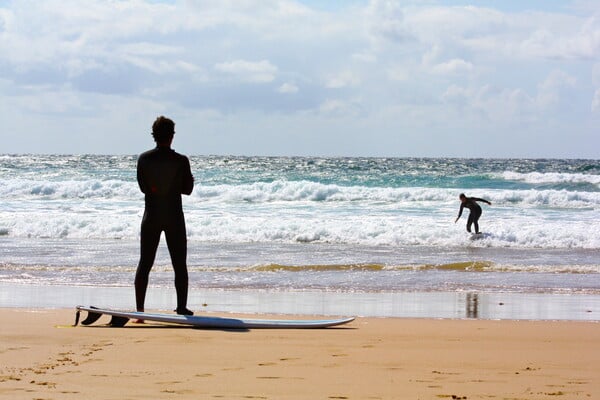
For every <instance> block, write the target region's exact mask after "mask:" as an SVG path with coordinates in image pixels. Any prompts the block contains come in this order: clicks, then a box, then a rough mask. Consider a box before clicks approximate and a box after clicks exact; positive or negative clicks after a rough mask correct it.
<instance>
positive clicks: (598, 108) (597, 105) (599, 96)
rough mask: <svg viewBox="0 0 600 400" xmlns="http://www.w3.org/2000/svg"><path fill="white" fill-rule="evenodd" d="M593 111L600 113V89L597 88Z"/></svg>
mask: <svg viewBox="0 0 600 400" xmlns="http://www.w3.org/2000/svg"><path fill="white" fill-rule="evenodd" d="M592 111H593V112H595V113H600V89H596V92H595V93H594V98H593V99H592Z"/></svg>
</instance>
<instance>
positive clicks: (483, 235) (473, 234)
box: [471, 232, 486, 240]
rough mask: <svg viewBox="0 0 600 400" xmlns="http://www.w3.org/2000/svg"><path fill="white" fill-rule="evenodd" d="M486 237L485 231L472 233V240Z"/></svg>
mask: <svg viewBox="0 0 600 400" xmlns="http://www.w3.org/2000/svg"><path fill="white" fill-rule="evenodd" d="M484 237H486V234H485V233H483V232H479V233H472V234H471V240H478V239H483V238H484Z"/></svg>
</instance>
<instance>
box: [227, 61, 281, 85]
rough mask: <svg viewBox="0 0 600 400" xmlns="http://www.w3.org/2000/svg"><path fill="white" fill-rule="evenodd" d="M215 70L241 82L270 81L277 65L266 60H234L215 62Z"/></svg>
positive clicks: (275, 74)
mask: <svg viewBox="0 0 600 400" xmlns="http://www.w3.org/2000/svg"><path fill="white" fill-rule="evenodd" d="M215 70H216V71H219V72H222V73H224V74H228V75H230V76H232V77H233V78H234V79H237V80H240V81H242V82H251V83H265V82H272V81H273V80H274V79H275V77H276V76H277V67H276V66H275V65H273V64H271V63H270V62H269V61H267V60H262V61H258V62H253V61H245V60H235V61H230V62H224V63H218V64H215Z"/></svg>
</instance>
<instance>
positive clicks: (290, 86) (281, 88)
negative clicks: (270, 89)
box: [277, 82, 300, 93]
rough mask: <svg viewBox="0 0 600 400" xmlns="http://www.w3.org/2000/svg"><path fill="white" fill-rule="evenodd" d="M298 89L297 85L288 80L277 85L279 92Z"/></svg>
mask: <svg viewBox="0 0 600 400" xmlns="http://www.w3.org/2000/svg"><path fill="white" fill-rule="evenodd" d="M298 90H300V89H299V88H298V86H296V85H294V84H293V83H288V82H286V83H284V84H283V85H281V86H279V88H278V89H277V91H278V92H279V93H298Z"/></svg>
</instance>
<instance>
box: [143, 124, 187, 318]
mask: <svg viewBox="0 0 600 400" xmlns="http://www.w3.org/2000/svg"><path fill="white" fill-rule="evenodd" d="M174 135H175V123H174V122H173V121H172V120H170V119H169V118H165V117H163V116H160V117H158V118H157V119H156V121H154V124H153V125H152V136H153V137H154V141H155V142H156V147H155V148H154V149H152V150H149V151H147V152H145V153H143V154H141V155H140V156H139V158H138V162H137V181H138V184H139V186H140V190H141V191H142V192H143V193H144V195H145V196H144V197H145V209H144V217H143V218H142V227H141V233H140V261H139V264H138V268H137V272H136V274H135V300H136V306H137V310H138V311H142V312H143V311H144V302H145V299H146V289H147V287H148V275H149V274H150V270H151V269H152V266H153V265H154V258H155V257H156V249H157V248H158V243H159V241H160V235H161V233H162V232H165V239H166V241H167V247H168V249H169V254H170V256H171V263H172V264H173V271H174V272H175V290H176V292H177V309H176V310H175V311H176V312H177V314H182V315H193V314H194V313H193V312H192V311H190V310H188V308H187V297H188V271H187V261H186V258H187V234H186V229H185V218H184V216H183V209H182V205H181V195H182V194H186V195H189V194H191V193H192V190H193V188H194V177H193V176H192V172H191V169H190V162H189V160H188V158H187V157H186V156H184V155H182V154H179V153H177V152H175V151H174V150H173V149H171V143H172V142H173V136H174Z"/></svg>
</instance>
